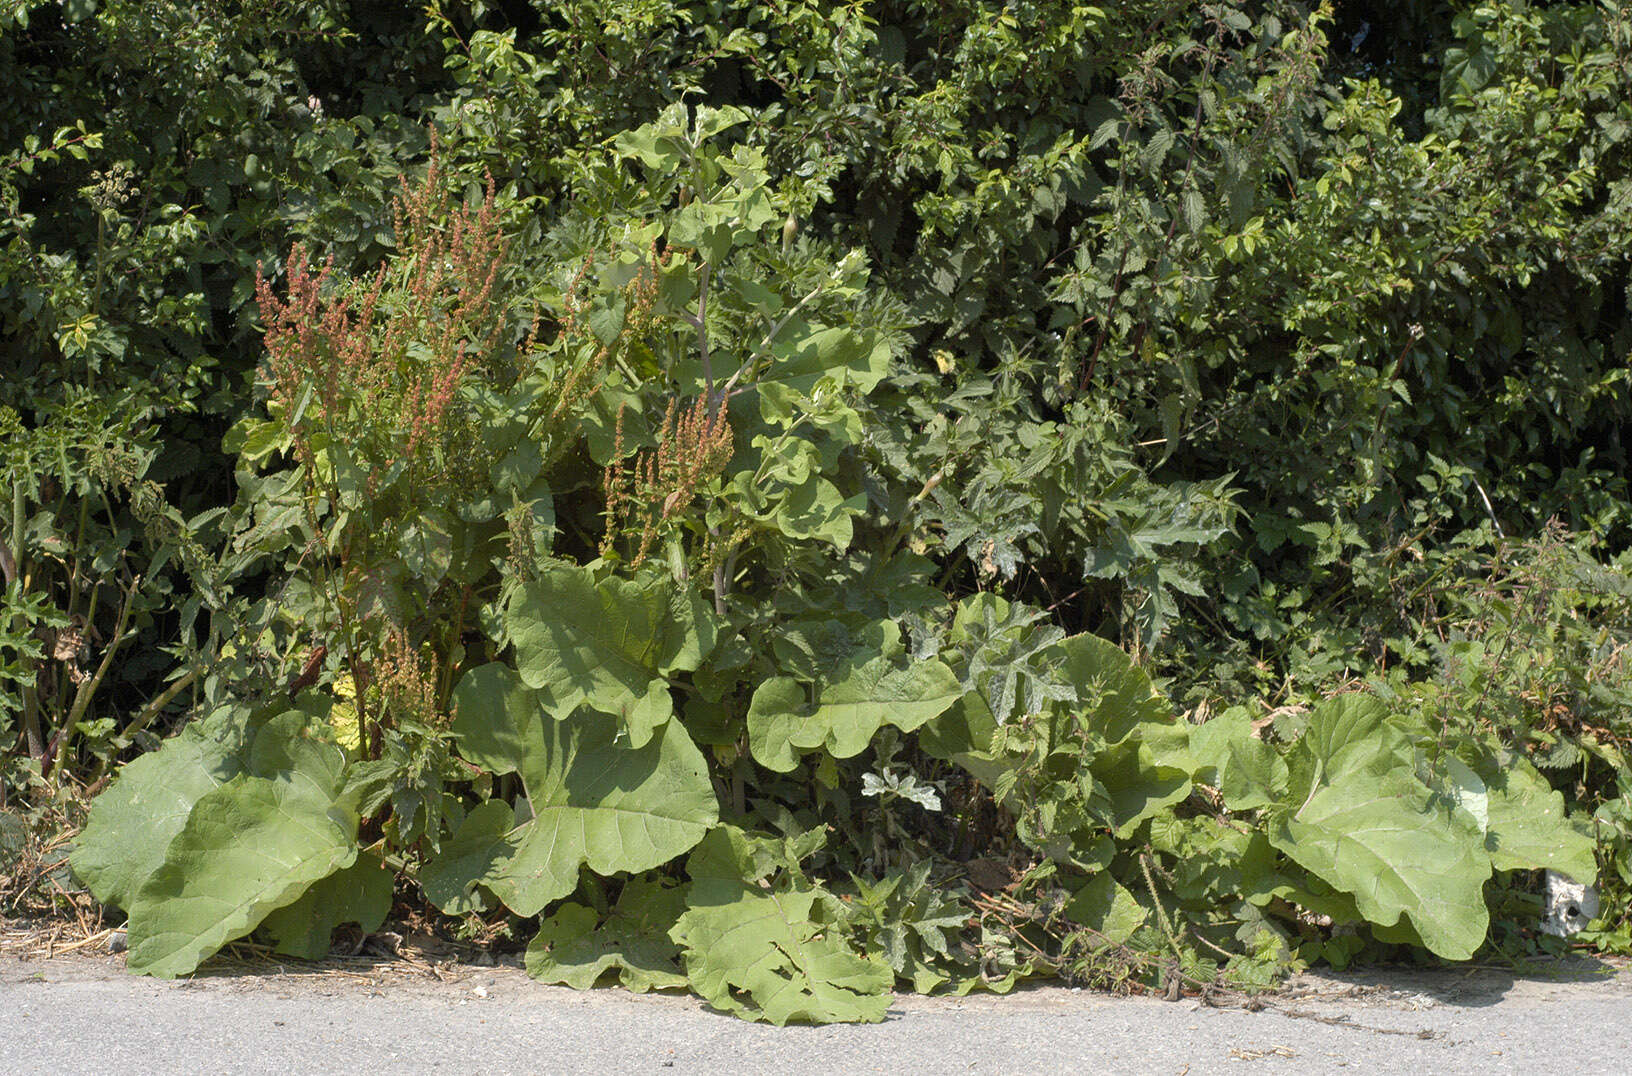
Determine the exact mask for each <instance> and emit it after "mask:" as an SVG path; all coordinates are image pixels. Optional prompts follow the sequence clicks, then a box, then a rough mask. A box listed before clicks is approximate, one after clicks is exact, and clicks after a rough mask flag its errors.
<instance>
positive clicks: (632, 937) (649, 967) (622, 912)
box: [527, 877, 686, 994]
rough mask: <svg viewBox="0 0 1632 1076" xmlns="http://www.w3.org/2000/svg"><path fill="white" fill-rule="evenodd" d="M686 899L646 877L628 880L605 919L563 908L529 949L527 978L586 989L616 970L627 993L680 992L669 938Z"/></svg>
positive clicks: (576, 907)
mask: <svg viewBox="0 0 1632 1076" xmlns="http://www.w3.org/2000/svg"><path fill="white" fill-rule="evenodd" d="M685 907H686V902H685V894H684V893H683V892H682V891H681V890H680V889H679V888H677V887H674V886H666V885H664V884H663V883H662V882H660V881H655V880H652V879H650V878H646V877H637V878H631V879H630V880H629V881H628V882H627V883H626V884H625V885H624V887H623V892H622V893H621V894H620V895H619V897H618V903H617V906H616V907H614V908H613V909H612V911H611V914H609V915H608V916H607V918H606V922H604V923H598V922H597V920H598V919H599V918H600V917H599V916H597V915H596V914H595V912H594V910H593V909H591V908H586V907H584V906H583V905H582V904H571V903H567V904H563V905H561V906H560V907H559V908H557V909H556V910H555V911H554V912H553V913H551V914H550V915H548V916H546V917H545V919H544V921H543V922H542V923H540V924H539V928H538V933H537V934H535V935H534V936H533V940H532V941H531V942H529V943H528V944H527V974H528V975H531V976H532V977H533V978H535V979H537V980H539V981H540V982H546V983H562V984H564V985H566V986H570V987H572V988H573V989H575V990H588V989H589V988H590V987H592V986H594V985H595V983H596V982H597V981H599V980H600V978H601V977H602V976H603V975H605V974H606V973H607V972H608V971H610V970H612V969H613V968H616V969H617V970H618V981H619V982H620V983H621V984H622V985H623V988H624V989H625V990H633V991H634V992H635V993H637V994H643V993H645V992H646V991H648V990H673V989H683V988H684V987H685V986H686V977H685V975H683V974H682V973H681V971H680V963H679V961H680V946H679V945H677V944H675V942H674V940H673V939H672V938H670V937H669V931H670V930H672V929H673V928H674V924H675V920H677V919H679V918H680V914H681V912H683V911H684V910H685Z"/></svg>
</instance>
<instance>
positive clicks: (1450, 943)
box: [1270, 748, 1490, 960]
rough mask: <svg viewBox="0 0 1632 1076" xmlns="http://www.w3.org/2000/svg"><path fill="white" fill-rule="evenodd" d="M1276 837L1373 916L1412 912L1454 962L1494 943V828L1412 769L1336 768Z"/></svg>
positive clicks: (1425, 935) (1425, 936)
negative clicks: (1485, 829)
mask: <svg viewBox="0 0 1632 1076" xmlns="http://www.w3.org/2000/svg"><path fill="white" fill-rule="evenodd" d="M1343 750H1344V749H1343V748H1340V749H1339V754H1340V755H1341V753H1342V751H1343ZM1354 759H1359V760H1360V761H1364V760H1365V756H1364V755H1363V754H1361V755H1352V754H1351V761H1352V760H1354ZM1270 840H1271V841H1272V842H1273V843H1274V845H1275V847H1277V848H1279V849H1280V850H1281V851H1282V852H1285V853H1286V854H1287V855H1289V856H1291V857H1292V858H1293V859H1294V860H1296V861H1297V862H1298V863H1299V864H1300V865H1301V866H1303V867H1304V868H1305V869H1307V870H1309V871H1311V872H1312V873H1314V874H1315V875H1317V876H1318V877H1320V878H1321V879H1323V880H1324V881H1326V882H1328V883H1329V884H1331V885H1332V886H1334V887H1336V888H1337V889H1340V890H1343V891H1344V892H1347V893H1350V894H1353V896H1354V900H1355V905H1356V907H1358V908H1359V910H1360V914H1362V915H1364V916H1365V917H1366V919H1367V920H1369V921H1371V922H1373V923H1376V924H1378V925H1380V926H1390V925H1392V924H1394V923H1396V922H1397V921H1398V920H1399V918H1400V916H1401V915H1408V916H1410V918H1411V924H1412V926H1413V927H1415V928H1416V930H1417V933H1418V934H1420V935H1421V936H1422V940H1423V943H1424V944H1425V945H1427V947H1428V948H1429V949H1431V950H1433V951H1434V952H1435V953H1437V954H1438V955H1440V956H1442V957H1444V958H1446V959H1447V960H1466V959H1468V958H1469V957H1471V956H1472V955H1473V953H1474V950H1476V949H1478V948H1479V946H1480V945H1481V944H1483V942H1484V940H1485V931H1486V929H1487V928H1488V926H1489V913H1488V912H1487V910H1486V908H1485V900H1484V884H1485V880H1486V879H1487V878H1489V877H1490V859H1489V857H1488V856H1487V855H1486V854H1485V852H1484V835H1483V834H1482V833H1480V832H1479V828H1478V826H1477V824H1476V823H1475V822H1474V820H1473V818H1472V817H1471V816H1470V815H1468V814H1467V812H1465V811H1462V810H1460V809H1458V808H1455V807H1453V806H1451V805H1450V804H1449V803H1448V802H1447V801H1445V800H1444V799H1442V798H1439V797H1436V796H1435V795H1434V794H1433V793H1431V792H1430V791H1429V790H1428V788H1427V787H1426V786H1425V785H1423V783H1422V782H1421V781H1419V780H1417V778H1416V776H1415V774H1414V773H1412V771H1411V769H1410V767H1409V766H1400V767H1397V768H1395V769H1392V770H1388V771H1385V772H1382V773H1378V772H1376V771H1375V770H1370V769H1367V768H1365V767H1364V766H1359V767H1357V768H1350V769H1346V770H1345V769H1336V770H1334V769H1328V770H1327V771H1326V775H1325V779H1324V780H1323V781H1322V782H1321V783H1319V784H1317V785H1316V786H1315V788H1314V789H1313V790H1312V791H1311V793H1310V794H1309V796H1308V798H1307V799H1306V800H1305V801H1304V803H1303V804H1302V806H1301V807H1299V808H1298V809H1297V810H1296V811H1294V812H1292V813H1291V814H1289V815H1286V816H1283V817H1281V818H1278V819H1277V820H1275V822H1274V823H1272V826H1271V829H1270Z"/></svg>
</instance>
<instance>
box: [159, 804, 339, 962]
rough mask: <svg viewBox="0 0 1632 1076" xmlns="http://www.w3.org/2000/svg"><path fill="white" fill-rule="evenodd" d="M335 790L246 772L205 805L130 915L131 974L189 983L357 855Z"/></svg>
mask: <svg viewBox="0 0 1632 1076" xmlns="http://www.w3.org/2000/svg"><path fill="white" fill-rule="evenodd" d="M333 806H334V798H333V795H332V791H331V790H326V789H324V788H322V787H320V786H319V785H318V784H316V783H315V782H313V781H310V780H303V779H298V778H297V779H286V778H265V777H253V776H250V775H248V774H241V775H240V776H238V777H235V778H233V779H232V780H231V781H228V782H227V783H226V784H224V785H222V786H221V787H220V788H218V789H216V790H215V791H213V792H210V793H208V794H206V795H204V796H203V797H201V798H200V799H199V800H198V802H197V803H196V804H194V806H193V809H192V812H191V813H190V814H189V815H188V818H187V824H186V826H184V827H183V828H182V830H181V832H180V833H179V834H177V835H176V838H175V839H174V840H173V841H171V842H170V846H169V848H168V849H167V850H166V853H165V857H164V862H163V863H162V864H161V865H160V866H159V868H158V869H157V870H156V871H154V872H153V874H152V876H151V877H149V878H148V880H147V882H146V883H145V884H144V885H143V886H142V888H141V890H140V891H139V892H138V893H137V894H136V899H135V901H134V902H133V904H132V906H131V908H130V934H129V944H130V957H129V961H128V966H129V968H130V969H131V970H132V971H137V972H143V973H145V974H148V975H156V976H158V977H160V978H166V979H168V978H174V977H175V976H178V975H186V974H187V973H189V972H191V971H192V970H193V969H194V968H196V967H198V965H199V962H200V961H202V960H203V959H204V958H205V957H207V956H209V955H210V954H211V953H214V952H215V951H216V950H217V949H219V948H220V947H221V946H222V945H224V944H226V943H227V942H229V941H231V940H233V939H234V938H240V937H243V936H244V935H246V934H248V933H249V932H250V931H252V930H254V929H255V927H256V926H257V925H259V923H260V922H261V920H262V919H263V918H265V916H266V915H267V914H268V913H269V912H271V911H273V910H274V909H277V908H281V907H283V906H284V905H286V904H292V903H293V902H295V901H296V900H298V899H299V898H300V896H301V894H303V893H304V892H305V891H306V889H307V887H309V886H311V885H312V884H313V883H314V882H317V881H318V880H320V879H322V878H325V877H327V876H328V875H330V874H332V873H333V872H334V871H336V870H339V869H340V868H342V867H347V866H350V865H351V863H352V861H353V860H354V859H355V858H356V856H357V842H356V820H355V819H350V820H349V824H348V822H347V821H342V820H341V819H338V818H336V817H335V814H336V812H334V811H332V810H331V808H332V807H333Z"/></svg>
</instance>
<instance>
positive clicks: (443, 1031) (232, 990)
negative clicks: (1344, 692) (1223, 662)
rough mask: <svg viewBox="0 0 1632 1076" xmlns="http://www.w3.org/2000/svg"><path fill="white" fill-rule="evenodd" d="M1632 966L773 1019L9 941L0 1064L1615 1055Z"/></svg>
mask: <svg viewBox="0 0 1632 1076" xmlns="http://www.w3.org/2000/svg"><path fill="white" fill-rule="evenodd" d="M1629 1070H1632V972H1629V971H1627V970H1625V969H1622V970H1619V971H1616V970H1614V969H1608V968H1605V967H1603V966H1602V965H1592V966H1587V965H1577V966H1572V967H1571V968H1570V969H1569V970H1568V971H1566V970H1564V969H1562V968H1558V967H1555V968H1552V969H1551V970H1550V971H1549V970H1546V969H1544V970H1542V971H1538V972H1535V973H1532V974H1529V975H1524V976H1520V975H1515V974H1514V973H1512V972H1508V971H1501V970H1495V969H1455V970H1437V971H1425V970H1411V969H1405V970H1391V971H1381V972H1373V973H1369V974H1367V973H1362V974H1358V975H1351V976H1344V977H1341V978H1336V977H1327V978H1309V977H1306V978H1304V979H1302V980H1299V982H1298V983H1297V984H1296V985H1295V989H1294V991H1293V994H1292V996H1288V997H1283V998H1279V999H1277V1000H1275V1001H1274V1002H1273V1006H1272V1007H1271V1008H1268V1009H1265V1010H1263V1011H1259V1012H1248V1011H1244V1010H1241V1009H1219V1008H1210V1007H1207V1006H1203V1005H1201V1004H1199V1003H1198V1002H1196V1001H1194V1000H1182V1001H1178V1002H1164V1001H1157V1000H1150V999H1141V998H1112V997H1106V996H1103V995H1096V994H1093V993H1089V992H1079V991H1071V990H1064V989H1057V988H1045V989H1036V990H1028V991H1024V992H1021V993H1018V994H1015V995H1011V996H1009V997H1004V998H996V997H973V998H964V999H936V998H919V997H902V998H900V999H899V1000H898V1002H897V1004H896V1005H895V1006H894V1008H892V1009H891V1011H890V1017H889V1019H888V1020H886V1021H885V1022H884V1023H882V1024H876V1025H870V1026H835V1027H790V1028H774V1027H767V1026H763V1025H757V1024H749V1023H745V1022H743V1021H740V1020H736V1019H734V1018H731V1017H726V1016H721V1015H718V1014H716V1013H713V1012H710V1011H709V1010H707V1009H706V1008H704V1007H703V1006H702V1005H701V1004H700V1003H698V1002H697V1001H696V1000H694V999H691V998H686V997H677V996H644V997H641V996H635V995H631V994H627V993H624V992H622V991H618V990H610V989H609V990H597V991H593V992H589V993H577V992H574V991H570V990H567V989H564V988H560V987H547V986H542V985H540V984H538V983H534V982H533V981H531V980H529V979H528V978H527V977H526V976H525V974H523V973H522V972H521V971H520V970H519V969H517V968H513V967H473V966H456V965H448V966H446V967H440V966H439V967H436V968H434V969H433V968H429V967H426V966H425V965H419V966H418V967H403V966H401V965H400V964H396V965H394V964H391V963H389V962H384V961H381V962H377V963H370V962H366V961H364V962H354V963H352V964H349V965H343V966H331V967H330V968H329V969H328V970H311V969H309V968H302V967H300V966H298V965H287V966H284V967H283V968H281V969H280V968H279V967H277V966H271V967H269V968H261V969H259V970H251V971H248V972H245V971H242V970H239V971H232V970H222V971H214V972H211V973H210V974H201V975H199V976H197V977H195V978H193V979H191V980H187V981H180V982H159V981H155V980H152V979H143V978H138V977H135V976H131V975H128V974H126V973H125V972H124V971H123V969H122V966H121V958H119V957H112V956H107V955H101V956H94V957H92V956H82V955H76V956H69V957H57V958H54V959H50V960H41V959H22V958H20V957H19V956H17V955H16V954H12V955H6V954H4V953H0V1072H4V1073H31V1074H38V1073H59V1072H60V1073H118V1074H123V1073H142V1074H147V1073H212V1074H213V1073H277V1074H280V1076H282V1074H286V1073H345V1074H360V1073H374V1072H404V1073H460V1074H463V1073H472V1074H474V1073H481V1074H484V1076H486V1074H502V1073H551V1074H553V1073H579V1072H584V1073H595V1074H597V1076H608V1074H615V1073H642V1072H655V1073H670V1072H674V1073H710V1074H712V1073H737V1072H742V1073H776V1074H779V1076H787V1074H790V1073H804V1072H821V1073H824V1074H825V1073H852V1072H854V1073H871V1072H884V1073H935V1074H940V1073H961V1072H973V1073H1039V1072H1072V1073H1076V1072H1091V1073H1097V1072H1108V1073H1163V1074H1187V1076H1188V1074H1202V1073H1213V1072H1228V1073H1254V1074H1258V1073H1266V1074H1267V1073H1281V1072H1285V1073H1299V1074H1307V1073H1323V1072H1345V1073H1354V1072H1409V1073H1411V1074H1412V1076H1428V1074H1432V1073H1456V1074H1458V1076H1462V1074H1465V1073H1468V1072H1479V1073H1481V1074H1483V1073H1503V1072H1525V1073H1538V1072H1569V1073H1618V1072H1627V1071H1629Z"/></svg>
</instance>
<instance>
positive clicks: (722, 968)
mask: <svg viewBox="0 0 1632 1076" xmlns="http://www.w3.org/2000/svg"><path fill="white" fill-rule="evenodd" d="M734 838H740V834H739V833H737V832H736V831H734V830H733V828H732V827H721V828H719V829H716V830H714V831H713V832H711V833H710V834H709V835H708V836H707V837H705V838H704V839H703V842H702V844H701V845H699V846H698V849H697V851H696V852H694V853H693V854H692V856H691V859H690V860H689V861H688V862H687V865H686V871H687V873H688V874H690V875H691V878H692V882H691V885H690V886H689V887H688V888H687V891H686V904H687V908H686V911H685V914H683V915H682V916H681V917H680V919H679V921H678V922H677V923H676V924H675V926H674V929H673V931H672V932H671V937H673V939H674V940H675V941H676V942H677V943H678V944H680V945H681V946H682V947H683V948H684V949H685V964H686V976H687V978H688V980H689V981H690V983H691V986H692V989H694V990H696V991H697V993H698V994H700V995H701V996H702V997H703V999H704V1000H706V1001H707V1002H708V1003H709V1004H710V1005H712V1006H714V1007H715V1008H716V1009H720V1010H722V1011H724V1012H730V1013H735V1014H736V1015H738V1016H742V1017H746V1018H748V1019H753V1020H767V1021H769V1022H771V1023H773V1024H777V1025H783V1024H787V1023H790V1022H794V1021H803V1022H810V1023H818V1024H826V1023H835V1022H840V1021H865V1022H869V1023H876V1022H877V1021H880V1020H882V1019H884V1013H885V1011H886V1010H887V1009H888V1008H889V1004H890V997H891V995H890V993H889V990H890V987H891V986H892V985H894V982H895V975H894V973H892V972H891V971H890V968H889V965H887V964H885V963H884V962H883V961H882V960H880V959H878V958H877V957H872V956H860V955H858V954H857V953H855V952H854V951H853V950H852V949H851V948H850V947H849V945H848V944H847V943H846V942H845V941H844V940H843V938H841V937H838V936H836V934H835V933H834V932H833V931H831V930H824V929H823V928H822V927H821V926H819V925H818V924H816V923H814V922H812V917H811V908H812V906H813V905H814V904H815V902H816V898H817V896H818V894H817V891H816V890H815V889H814V888H813V887H811V886H810V885H809V883H807V882H804V881H803V880H802V879H799V880H796V881H794V882H793V883H791V884H790V885H784V886H781V887H773V888H771V889H766V888H763V887H761V886H760V885H758V884H751V883H750V882H748V881H746V880H745V879H746V878H748V877H752V875H753V869H754V868H753V865H752V864H751V863H749V862H745V861H744V859H743V854H742V851H743V842H742V841H741V840H740V839H734Z"/></svg>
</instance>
